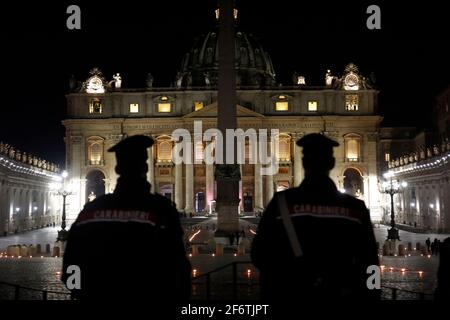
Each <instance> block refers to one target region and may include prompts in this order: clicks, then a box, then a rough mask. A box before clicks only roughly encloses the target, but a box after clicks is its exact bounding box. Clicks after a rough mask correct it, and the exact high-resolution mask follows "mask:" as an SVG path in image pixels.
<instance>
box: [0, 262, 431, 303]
mask: <svg viewBox="0 0 450 320" xmlns="http://www.w3.org/2000/svg"><path fill="white" fill-rule="evenodd" d="M190 259H191V263H192V268H193V270H195V271H194V272H193V273H194V274H193V275H194V276H198V275H201V274H205V273H206V272H208V271H211V270H214V269H216V268H219V267H221V266H223V265H225V264H227V263H230V262H233V261H242V262H243V263H242V264H238V267H237V275H238V277H237V284H238V292H237V293H238V299H244V300H252V299H257V298H258V295H259V282H258V272H257V270H256V269H255V267H254V266H253V265H252V264H251V263H246V262H248V261H249V259H250V258H249V256H248V255H246V256H237V257H235V256H234V255H232V254H226V255H224V256H222V257H214V256H212V255H207V254H201V255H199V256H195V257H191V258H190ZM61 263H62V259H61V258H51V257H44V258H29V257H23V258H20V259H19V258H11V257H8V258H5V257H3V258H0V281H5V282H8V283H13V284H18V285H22V286H25V287H30V288H35V289H40V290H51V291H57V292H67V290H66V288H65V287H64V285H63V283H62V282H60V280H59V277H60V273H59V272H60V269H61ZM381 265H382V266H384V268H382V270H383V271H382V286H384V287H389V288H398V289H401V290H407V291H415V292H424V293H426V294H428V295H426V296H425V298H426V299H431V298H432V293H433V291H434V288H435V285H436V271H437V266H438V258H437V257H429V258H428V257H427V256H425V257H422V256H411V257H406V258H405V257H382V259H381ZM402 269H404V271H402ZM232 279H233V269H232V267H228V268H226V269H224V270H222V271H220V272H219V273H216V274H213V275H212V276H211V279H210V280H211V284H212V286H211V298H212V299H232V298H233V287H232ZM13 297H14V290H13V288H12V287H7V286H4V285H1V284H0V299H13ZM20 297H21V298H23V299H41V298H42V294H41V293H40V292H30V291H27V290H21V293H20ZM391 297H392V290H391V289H388V288H384V289H383V298H384V299H391ZM48 298H49V299H67V298H69V297H68V296H61V295H51V294H49V296H48ZM205 298H206V278H205V277H200V278H199V279H197V280H194V281H193V299H205ZM419 298H420V296H419V295H418V294H415V293H409V292H404V291H399V292H398V293H397V299H408V300H409V299H413V300H415V299H419Z"/></svg>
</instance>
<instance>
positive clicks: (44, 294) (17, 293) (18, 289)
mask: <svg viewBox="0 0 450 320" xmlns="http://www.w3.org/2000/svg"><path fill="white" fill-rule="evenodd" d="M0 286H6V287H10V288H12V289H13V292H14V299H10V300H21V299H23V300H49V299H48V297H49V294H50V295H58V296H62V297H63V298H64V299H61V300H73V296H72V294H71V293H70V292H63V291H52V290H42V289H36V288H29V287H24V286H21V285H17V284H12V283H8V282H4V281H0ZM25 291H29V292H39V293H40V294H39V296H40V297H41V299H26V297H25V295H23V294H21V293H23V292H25ZM0 292H1V290H0ZM3 294H4V292H3ZM0 299H1V293H0Z"/></svg>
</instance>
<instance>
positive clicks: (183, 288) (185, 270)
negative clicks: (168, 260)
mask: <svg viewBox="0 0 450 320" xmlns="http://www.w3.org/2000/svg"><path fill="white" fill-rule="evenodd" d="M169 216H170V217H169V218H170V221H169V223H168V225H169V226H170V227H169V228H170V232H169V234H170V235H169V238H168V239H167V241H168V245H169V248H171V249H170V251H169V254H171V255H172V259H174V261H173V262H174V263H173V264H171V266H172V267H174V268H175V269H176V270H174V271H173V273H172V274H173V275H174V277H175V279H174V280H175V283H177V285H179V288H180V291H179V292H176V295H177V296H176V297H175V299H176V300H177V301H180V300H181V301H183V300H188V299H189V298H190V295H191V263H190V262H189V259H188V258H187V256H186V249H185V247H184V242H183V234H184V232H183V229H182V227H181V223H180V217H179V213H178V211H177V210H176V208H175V207H172V210H171V212H170V214H169Z"/></svg>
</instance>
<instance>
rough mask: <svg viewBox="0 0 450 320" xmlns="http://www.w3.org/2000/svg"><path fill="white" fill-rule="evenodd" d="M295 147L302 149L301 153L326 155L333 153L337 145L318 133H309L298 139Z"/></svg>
mask: <svg viewBox="0 0 450 320" xmlns="http://www.w3.org/2000/svg"><path fill="white" fill-rule="evenodd" d="M297 145H298V146H300V147H303V153H304V154H305V153H322V154H323V153H328V152H331V153H332V152H333V147H337V146H339V143H338V142H337V141H335V140H333V139H330V138H328V137H327V136H325V135H323V134H320V133H310V134H307V135H305V136H304V137H302V138H300V139H299V140H298V141H297Z"/></svg>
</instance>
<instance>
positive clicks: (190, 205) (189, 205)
mask: <svg viewBox="0 0 450 320" xmlns="http://www.w3.org/2000/svg"><path fill="white" fill-rule="evenodd" d="M184 211H185V212H187V213H190V212H194V165H193V164H186V206H185V208H184Z"/></svg>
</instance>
